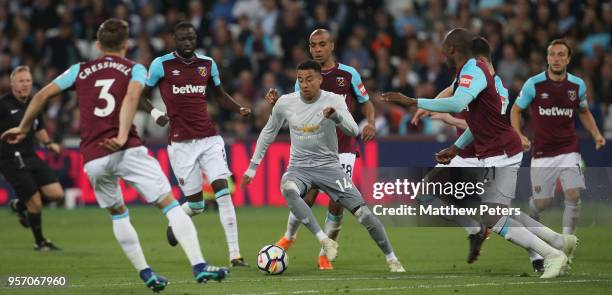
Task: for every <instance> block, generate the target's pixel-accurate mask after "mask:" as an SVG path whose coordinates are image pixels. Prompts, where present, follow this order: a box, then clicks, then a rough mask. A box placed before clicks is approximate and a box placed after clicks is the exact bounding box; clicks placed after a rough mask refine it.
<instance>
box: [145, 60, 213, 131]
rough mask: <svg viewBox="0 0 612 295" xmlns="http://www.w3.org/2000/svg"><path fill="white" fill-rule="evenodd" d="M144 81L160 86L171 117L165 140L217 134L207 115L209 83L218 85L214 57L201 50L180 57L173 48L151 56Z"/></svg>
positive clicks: (150, 85) (148, 84) (152, 85)
mask: <svg viewBox="0 0 612 295" xmlns="http://www.w3.org/2000/svg"><path fill="white" fill-rule="evenodd" d="M146 85H147V86H149V87H154V86H156V85H158V86H159V91H160V93H161V96H162V99H163V101H164V103H165V104H166V109H167V113H168V117H169V118H170V132H169V134H168V141H169V142H172V141H175V142H180V141H185V140H190V139H198V138H205V137H209V136H214V135H216V134H217V130H216V129H215V126H214V124H213V122H212V120H211V119H210V117H209V116H208V111H207V104H206V103H207V100H208V98H209V95H208V94H209V92H210V90H211V89H210V86H213V87H216V86H220V85H221V80H220V79H219V69H218V68H217V64H216V63H215V61H214V60H213V59H212V58H210V57H208V56H204V55H201V54H197V53H196V54H195V55H194V56H193V57H192V58H188V59H186V58H182V57H180V56H178V55H177V53H176V52H172V53H168V54H166V55H163V56H160V57H158V58H156V59H155V60H153V62H152V63H151V67H150V68H149V77H148V78H147V81H146Z"/></svg>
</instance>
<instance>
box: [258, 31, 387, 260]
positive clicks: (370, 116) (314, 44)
mask: <svg viewBox="0 0 612 295" xmlns="http://www.w3.org/2000/svg"><path fill="white" fill-rule="evenodd" d="M334 46H335V45H334V40H333V38H332V36H331V34H330V32H329V31H327V30H325V29H316V30H314V31H313V32H312V33H311V34H310V39H309V48H310V55H311V56H312V58H313V59H314V60H315V61H316V62H318V63H319V64H321V68H322V69H321V75H322V76H323V84H321V89H323V90H325V91H329V92H333V93H336V94H340V95H342V96H344V97H345V99H346V104H347V106H348V109H349V111H351V112H352V111H354V109H355V102H357V103H359V104H360V105H361V112H362V113H363V114H364V116H365V117H366V119H367V122H368V123H367V125H366V126H365V127H364V129H363V131H362V133H361V139H362V140H364V141H368V140H372V139H373V138H374V136H375V135H376V127H375V126H374V120H375V118H374V105H373V104H372V102H371V101H370V100H369V99H370V98H369V96H368V93H367V91H366V89H365V87H364V86H363V83H362V81H361V76H360V75H359V73H357V71H356V70H355V69H354V68H353V67H350V66H347V65H345V64H342V63H338V62H337V61H336V59H335V58H334V56H333V52H334ZM299 90H300V85H299V83H298V82H297V81H296V83H295V91H299ZM277 99H278V94H277V91H276V89H270V91H269V92H268V94H267V95H266V100H268V101H269V102H271V103H274V102H275V101H276V100H277ZM336 133H337V135H338V153H339V158H340V164H341V165H342V168H343V169H344V171H345V172H346V174H348V176H349V177H351V178H352V177H353V168H354V166H355V158H356V157H357V156H358V155H359V152H358V148H357V140H356V139H355V137H352V136H349V135H346V134H344V133H343V132H340V130H337V132H336ZM318 194H319V190H318V189H316V188H313V189H311V190H310V191H308V193H307V194H306V196H305V197H304V200H305V201H306V203H307V204H308V205H309V206H311V207H312V205H313V204H314V202H315V199H316V197H317V195H318ZM342 212H343V208H342V206H341V205H340V204H338V203H337V202H335V201H333V200H332V199H330V201H329V206H328V214H327V217H326V218H325V229H324V232H325V233H326V234H327V235H328V236H329V237H330V238H331V239H333V240H337V239H338V234H339V233H340V228H341V226H342V216H343V215H342ZM300 224H301V222H300V221H299V220H298V219H297V218H296V217H295V216H294V215H293V214H291V213H290V214H289V220H288V222H287V231H286V232H285V234H284V236H283V237H281V239H280V240H279V241H278V242H277V243H276V244H277V245H278V246H280V247H282V248H284V249H285V250H287V249H289V247H291V244H292V243H293V241H295V238H296V233H297V230H298V228H299V226H300ZM317 263H318V266H319V269H321V270H331V269H333V265H332V264H331V262H330V261H329V260H328V259H327V256H325V253H324V252H323V250H322V249H321V250H320V252H319V258H318V261H317Z"/></svg>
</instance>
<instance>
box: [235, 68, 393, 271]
mask: <svg viewBox="0 0 612 295" xmlns="http://www.w3.org/2000/svg"><path fill="white" fill-rule="evenodd" d="M297 76H298V83H299V84H300V91H296V92H293V93H290V94H287V95H283V96H281V97H280V98H279V100H278V102H277V103H276V104H275V105H274V108H273V109H272V115H271V116H270V119H268V123H267V124H266V126H265V127H264V129H263V130H262V132H261V133H260V136H259V138H258V139H257V146H256V148H255V152H254V154H253V158H252V159H251V164H250V166H249V168H248V170H247V171H246V172H245V173H244V176H243V177H242V181H241V186H242V187H245V186H246V185H248V184H249V183H250V182H251V181H252V180H253V177H255V172H256V170H257V166H258V165H259V163H260V162H261V160H262V159H263V157H264V155H265V153H266V150H267V149H268V146H269V145H270V143H272V142H273V141H274V139H275V137H276V135H277V134H278V131H279V130H280V128H281V127H282V126H283V124H284V123H285V121H287V122H288V123H289V129H290V134H291V156H290V159H289V167H288V168H287V172H286V173H285V174H284V175H283V178H282V180H281V192H282V194H283V196H284V197H285V199H286V201H287V204H288V206H289V209H290V210H291V212H292V213H293V214H294V215H295V216H296V217H297V218H298V219H299V220H301V221H302V223H303V224H304V225H305V226H306V227H307V228H308V229H309V230H310V231H311V232H312V233H313V234H314V235H315V236H316V237H317V239H318V240H319V242H320V243H321V247H322V249H323V250H324V251H325V255H326V256H327V258H328V259H329V260H331V261H333V260H335V258H336V256H337V254H338V243H336V242H335V241H334V240H332V239H330V238H329V237H328V236H327V235H326V234H325V233H324V232H323V231H322V230H321V227H320V226H319V223H318V222H317V220H316V218H315V217H314V216H313V214H312V210H311V209H310V207H308V205H307V204H306V202H304V200H303V199H302V197H303V196H304V195H305V194H306V192H308V190H309V189H310V188H311V187H313V186H316V187H318V188H319V189H321V190H323V191H324V192H325V193H327V194H328V195H329V196H330V198H332V199H333V200H334V201H336V202H338V203H339V204H341V205H342V206H343V207H344V208H346V209H347V210H349V211H350V212H351V213H353V214H354V215H355V216H356V217H357V220H358V221H359V223H361V224H362V225H363V226H364V227H365V228H366V229H367V230H368V232H369V234H370V236H371V237H372V239H373V240H374V241H375V242H376V244H377V245H378V247H380V249H381V250H382V251H383V253H384V254H385V257H386V260H387V264H388V266H389V269H390V271H391V272H404V271H405V270H404V268H403V267H402V264H401V263H400V262H399V260H398V259H397V257H396V256H395V253H394V252H393V248H392V247H391V243H390V242H389V239H388V237H387V233H386V232H385V228H384V226H383V225H382V223H381V222H380V221H379V220H378V218H376V216H374V214H373V213H372V212H371V211H370V209H369V208H368V207H367V206H366V205H365V202H364V200H363V197H362V196H361V193H359V191H358V190H357V188H356V187H355V186H354V185H353V182H352V180H351V179H350V177H349V176H348V175H347V174H346V173H345V172H344V171H343V170H342V166H341V165H340V161H339V159H338V139H337V135H336V127H338V128H339V129H340V130H341V131H342V132H343V133H345V134H346V135H349V136H356V135H357V133H358V132H359V130H358V127H357V123H355V120H354V119H353V117H352V115H351V114H350V112H349V111H348V108H347V105H346V103H345V102H344V97H342V96H340V95H337V94H334V93H331V92H327V91H323V90H321V83H322V81H323V78H322V76H321V65H319V64H318V63H317V62H315V61H312V60H310V61H306V62H304V63H302V64H300V65H299V66H298V68H297Z"/></svg>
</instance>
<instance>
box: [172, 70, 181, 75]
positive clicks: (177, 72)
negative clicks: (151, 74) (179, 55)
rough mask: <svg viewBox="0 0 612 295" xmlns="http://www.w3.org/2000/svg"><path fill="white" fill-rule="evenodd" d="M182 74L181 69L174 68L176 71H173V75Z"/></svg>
mask: <svg viewBox="0 0 612 295" xmlns="http://www.w3.org/2000/svg"><path fill="white" fill-rule="evenodd" d="M180 74H181V71H179V70H174V71H172V75H173V76H178V75H180Z"/></svg>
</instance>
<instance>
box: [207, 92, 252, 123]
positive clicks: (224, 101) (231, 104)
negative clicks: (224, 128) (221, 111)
mask: <svg viewBox="0 0 612 295" xmlns="http://www.w3.org/2000/svg"><path fill="white" fill-rule="evenodd" d="M213 94H214V95H215V98H216V99H217V101H218V102H219V104H221V106H222V107H224V108H226V109H228V110H232V111H234V112H236V113H239V114H240V115H241V116H243V117H246V116H248V115H250V114H251V109H249V108H245V107H243V106H241V105H240V104H239V103H238V102H237V101H236V100H235V99H234V98H233V97H232V96H231V95H229V94H228V93H227V92H226V91H225V89H224V88H223V86H222V85H221V84H219V85H216V86H214V87H213Z"/></svg>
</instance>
